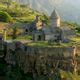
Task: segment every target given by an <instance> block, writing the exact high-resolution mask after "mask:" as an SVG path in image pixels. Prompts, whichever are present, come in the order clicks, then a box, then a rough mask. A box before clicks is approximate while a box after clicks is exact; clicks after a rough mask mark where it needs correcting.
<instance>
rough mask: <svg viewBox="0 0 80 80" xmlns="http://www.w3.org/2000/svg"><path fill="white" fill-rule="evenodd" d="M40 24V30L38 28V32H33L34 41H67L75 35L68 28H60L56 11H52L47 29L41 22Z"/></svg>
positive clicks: (59, 20) (59, 19)
mask: <svg viewBox="0 0 80 80" xmlns="http://www.w3.org/2000/svg"><path fill="white" fill-rule="evenodd" d="M37 22H38V21H37ZM36 24H37V23H36ZM41 24H42V25H41ZM41 24H40V27H42V28H40V30H39V29H36V31H33V40H34V41H43V40H45V41H49V40H54V41H64V40H65V41H67V40H68V39H69V37H71V36H74V35H75V33H74V31H72V30H71V29H70V28H68V27H65V26H64V27H63V28H62V27H61V18H60V16H59V15H58V13H57V11H56V10H54V11H53V12H52V14H51V16H50V26H49V27H46V26H45V25H44V23H43V22H42V23H41ZM36 27H37V26H36Z"/></svg>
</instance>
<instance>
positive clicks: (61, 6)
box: [19, 0, 80, 23]
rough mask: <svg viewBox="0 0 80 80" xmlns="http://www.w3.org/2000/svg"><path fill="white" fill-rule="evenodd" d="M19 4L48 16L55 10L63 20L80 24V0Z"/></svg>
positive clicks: (23, 0) (28, 0) (32, 0)
mask: <svg viewBox="0 0 80 80" xmlns="http://www.w3.org/2000/svg"><path fill="white" fill-rule="evenodd" d="M19 2H20V3H21V4H28V5H29V6H30V7H31V8H33V9H35V10H38V11H40V12H44V13H46V14H48V15H50V14H51V13H52V11H53V10H54V8H55V9H56V10H57V12H58V13H59V14H60V16H61V17H62V19H63V20H68V21H69V20H70V21H76V22H78V23H79V22H80V15H79V14H80V8H79V7H80V0H19Z"/></svg>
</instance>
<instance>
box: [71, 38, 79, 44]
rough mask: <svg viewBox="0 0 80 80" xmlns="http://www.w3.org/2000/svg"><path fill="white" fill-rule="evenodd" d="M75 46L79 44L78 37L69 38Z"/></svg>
mask: <svg viewBox="0 0 80 80" xmlns="http://www.w3.org/2000/svg"><path fill="white" fill-rule="evenodd" d="M71 40H73V41H74V42H75V43H76V44H80V37H74V38H71Z"/></svg>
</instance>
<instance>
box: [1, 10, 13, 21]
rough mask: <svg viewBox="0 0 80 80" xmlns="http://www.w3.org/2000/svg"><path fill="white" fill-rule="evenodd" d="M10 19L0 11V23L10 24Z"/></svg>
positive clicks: (5, 13)
mask: <svg viewBox="0 0 80 80" xmlns="http://www.w3.org/2000/svg"><path fill="white" fill-rule="evenodd" d="M11 21H12V17H11V16H10V15H9V14H8V13H7V12H3V11H0V22H11Z"/></svg>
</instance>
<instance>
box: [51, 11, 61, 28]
mask: <svg viewBox="0 0 80 80" xmlns="http://www.w3.org/2000/svg"><path fill="white" fill-rule="evenodd" d="M50 21H51V27H52V28H54V27H60V16H59V15H58V13H57V12H56V10H54V11H53V12H52V14H51V16H50Z"/></svg>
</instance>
